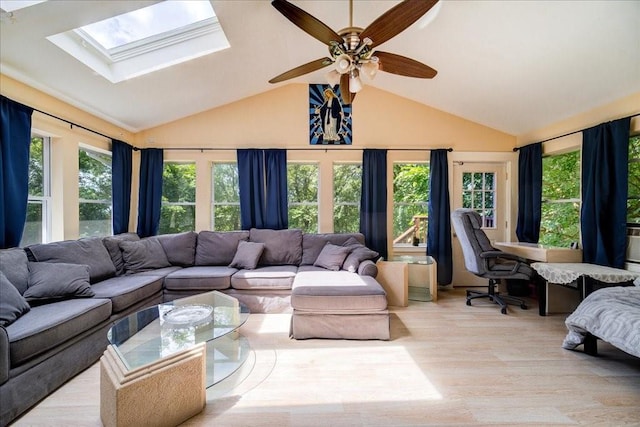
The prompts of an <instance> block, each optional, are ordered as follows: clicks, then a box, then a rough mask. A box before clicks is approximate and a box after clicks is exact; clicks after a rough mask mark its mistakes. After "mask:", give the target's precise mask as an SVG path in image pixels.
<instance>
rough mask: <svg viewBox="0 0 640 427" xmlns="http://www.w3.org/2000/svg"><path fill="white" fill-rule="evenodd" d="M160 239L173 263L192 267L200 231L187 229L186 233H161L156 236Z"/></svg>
mask: <svg viewBox="0 0 640 427" xmlns="http://www.w3.org/2000/svg"><path fill="white" fill-rule="evenodd" d="M155 238H156V239H158V240H159V241H160V244H161V245H162V248H163V249H164V253H165V254H166V255H167V259H168V260H169V262H170V263H171V265H179V266H180V267H192V266H193V263H194V261H195V257H196V241H197V239H198V233H196V232H194V231H187V232H184V233H175V234H161V235H159V236H155Z"/></svg>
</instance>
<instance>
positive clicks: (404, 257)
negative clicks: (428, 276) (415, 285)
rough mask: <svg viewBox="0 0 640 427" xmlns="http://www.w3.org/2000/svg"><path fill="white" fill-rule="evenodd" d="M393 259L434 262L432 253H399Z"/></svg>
mask: <svg viewBox="0 0 640 427" xmlns="http://www.w3.org/2000/svg"><path fill="white" fill-rule="evenodd" d="M393 261H399V262H406V263H407V264H425V265H431V264H433V258H432V257H431V256H430V255H398V256H394V257H393Z"/></svg>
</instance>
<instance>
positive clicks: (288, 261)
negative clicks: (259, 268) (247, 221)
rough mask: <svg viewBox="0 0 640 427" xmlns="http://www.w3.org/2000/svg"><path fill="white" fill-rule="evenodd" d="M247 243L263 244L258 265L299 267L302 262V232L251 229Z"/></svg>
mask: <svg viewBox="0 0 640 427" xmlns="http://www.w3.org/2000/svg"><path fill="white" fill-rule="evenodd" d="M249 241H251V242H257V243H264V252H263V253H262V257H261V258H260V262H259V264H260V265H265V266H268V265H296V266H297V265H299V264H300V261H302V231H301V230H298V229H289V230H270V229H259V228H252V229H251V230H249Z"/></svg>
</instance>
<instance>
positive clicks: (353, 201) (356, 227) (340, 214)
mask: <svg viewBox="0 0 640 427" xmlns="http://www.w3.org/2000/svg"><path fill="white" fill-rule="evenodd" d="M361 192H362V165H360V164H357V163H341V164H334V165H333V232H334V233H357V232H358V231H360V194H361Z"/></svg>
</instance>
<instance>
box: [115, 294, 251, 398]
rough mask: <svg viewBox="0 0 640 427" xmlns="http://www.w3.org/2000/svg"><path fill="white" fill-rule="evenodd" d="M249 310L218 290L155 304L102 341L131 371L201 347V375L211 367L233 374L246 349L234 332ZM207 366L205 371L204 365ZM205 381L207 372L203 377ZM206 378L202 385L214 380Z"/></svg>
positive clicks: (123, 322)
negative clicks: (204, 349)
mask: <svg viewBox="0 0 640 427" xmlns="http://www.w3.org/2000/svg"><path fill="white" fill-rule="evenodd" d="M248 317H249V309H248V308H247V307H246V306H245V305H243V304H241V303H240V302H239V301H238V300H237V299H235V298H233V297H230V296H228V295H225V294H223V293H221V292H218V291H213V292H206V293H203V294H199V295H194V296H191V297H186V298H181V299H177V300H174V301H171V302H167V303H163V304H159V305H157V306H154V307H150V308H147V309H144V310H141V311H139V312H136V313H133V314H131V315H129V316H127V317H124V318H122V319H120V320H118V321H117V322H116V323H115V324H114V325H113V326H112V327H111V329H109V332H108V334H107V338H108V339H109V342H110V343H111V345H113V347H114V349H115V350H116V353H117V354H118V355H119V357H120V359H121V360H122V362H123V363H124V364H125V366H126V367H127V368H128V369H136V368H139V367H141V366H144V365H147V364H149V363H154V362H156V361H157V360H159V359H161V358H163V357H167V356H169V355H171V354H174V353H176V352H178V351H181V350H185V349H188V348H191V347H193V346H194V345H196V344H198V343H201V342H206V343H207V371H209V370H211V371H213V365H214V364H215V365H216V366H217V367H218V368H223V366H222V365H227V366H228V367H229V369H222V370H221V373H222V372H223V371H225V370H230V371H231V372H233V370H234V369H235V368H236V367H237V366H239V365H240V364H242V362H243V361H244V359H245V358H246V353H247V352H248V350H249V345H248V343H247V341H246V339H244V338H243V337H241V336H239V334H237V332H236V330H237V329H238V328H239V327H240V326H242V324H244V323H245V322H246V320H247V319H248ZM210 365H211V366H210ZM209 376H211V375H209V373H208V377H209ZM216 377H218V378H213V377H211V378H207V385H208V386H209V385H212V384H214V383H215V382H217V381H219V380H220V379H221V378H219V376H218V375H216Z"/></svg>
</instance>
